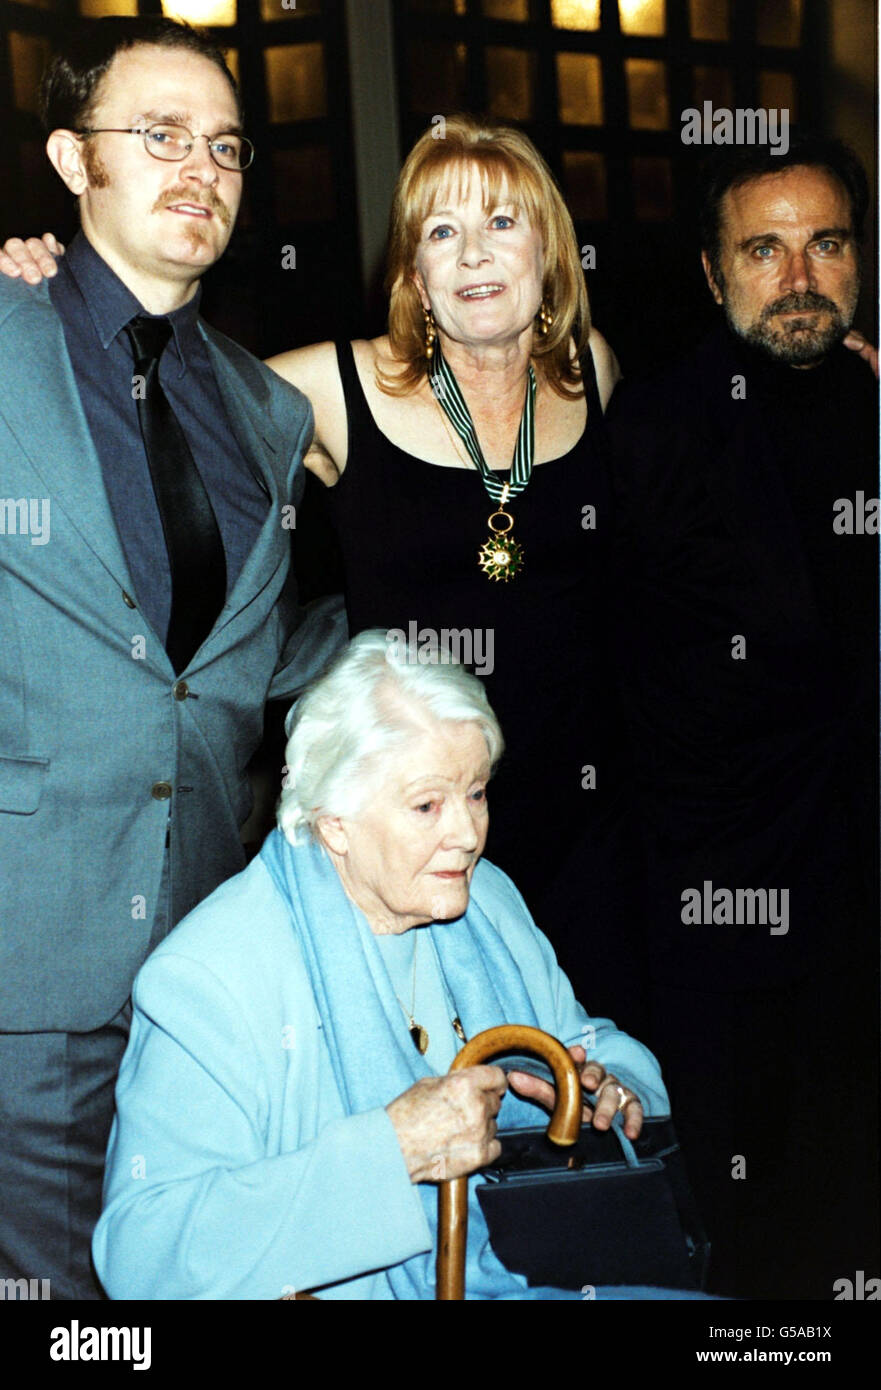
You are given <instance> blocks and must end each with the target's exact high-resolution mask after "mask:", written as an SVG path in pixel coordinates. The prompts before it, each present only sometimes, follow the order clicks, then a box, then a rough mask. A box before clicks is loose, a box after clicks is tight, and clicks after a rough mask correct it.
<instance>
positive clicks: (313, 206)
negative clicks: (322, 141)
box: [272, 145, 336, 227]
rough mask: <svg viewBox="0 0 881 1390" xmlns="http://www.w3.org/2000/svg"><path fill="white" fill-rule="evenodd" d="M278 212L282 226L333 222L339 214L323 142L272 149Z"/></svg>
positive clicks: (327, 154) (276, 209) (329, 164)
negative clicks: (294, 148)
mask: <svg viewBox="0 0 881 1390" xmlns="http://www.w3.org/2000/svg"><path fill="white" fill-rule="evenodd" d="M272 169H273V173H274V174H275V215H276V220H277V221H278V222H279V224H280V225H281V226H282V227H289V226H291V224H292V223H294V222H332V221H333V219H334V217H335V215H336V205H335V201H334V196H333V174H332V172H331V163H330V151H329V150H326V149H325V148H324V146H323V145H310V146H307V147H305V148H304V149H301V150H273V151H272Z"/></svg>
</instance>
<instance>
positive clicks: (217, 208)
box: [152, 188, 232, 227]
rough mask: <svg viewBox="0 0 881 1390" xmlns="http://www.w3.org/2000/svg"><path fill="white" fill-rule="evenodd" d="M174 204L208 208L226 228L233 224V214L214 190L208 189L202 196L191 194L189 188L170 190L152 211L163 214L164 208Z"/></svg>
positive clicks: (154, 205)
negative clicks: (191, 204) (188, 204)
mask: <svg viewBox="0 0 881 1390" xmlns="http://www.w3.org/2000/svg"><path fill="white" fill-rule="evenodd" d="M174 203H193V204H194V205H195V206H196V207H203V208H207V209H208V211H209V212H213V213H215V214H216V215H217V216H218V217H219V218H220V221H221V222H222V223H223V225H224V227H228V226H229V225H230V223H231V222H232V213H231V212H230V210H229V208H228V207H227V206H226V203H225V202H224V201H223V199H222V198H220V197H218V195H217V194H216V193H215V192H214V189H213V188H206V189H205V191H204V192H203V193H202V194H201V195H196V194H194V193H192V192H190V190H189V189H188V188H170V189H168V191H167V192H166V193H163V194H162V195H161V197H159V198H157V199H156V202H155V203H154V204H153V209H152V210H153V212H161V211H162V209H163V208H167V207H171V206H172V204H174Z"/></svg>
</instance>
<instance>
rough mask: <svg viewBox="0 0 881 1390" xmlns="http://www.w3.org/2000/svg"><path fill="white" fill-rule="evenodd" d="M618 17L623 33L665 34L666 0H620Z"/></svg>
mask: <svg viewBox="0 0 881 1390" xmlns="http://www.w3.org/2000/svg"><path fill="white" fill-rule="evenodd" d="M618 17H619V19H620V21H621V33H622V34H643V35H646V34H647V35H651V36H655V35H659V34H663V32H664V0H618Z"/></svg>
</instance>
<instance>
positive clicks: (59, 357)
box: [0, 19, 344, 1298]
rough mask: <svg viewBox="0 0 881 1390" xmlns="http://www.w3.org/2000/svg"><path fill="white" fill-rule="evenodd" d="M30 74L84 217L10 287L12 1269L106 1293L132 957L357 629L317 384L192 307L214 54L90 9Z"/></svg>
mask: <svg viewBox="0 0 881 1390" xmlns="http://www.w3.org/2000/svg"><path fill="white" fill-rule="evenodd" d="M43 94H44V110H45V114H46V117H47V128H48V129H49V131H50V134H49V139H48V144H47V153H48V155H49V158H50V159H51V161H52V163H53V165H54V166H55V169H56V170H57V172H58V173H59V175H60V177H61V178H62V179H63V181H64V182H65V184H66V185H67V187H68V189H70V191H71V192H72V193H73V194H74V195H75V196H76V198H77V200H78V204H79V211H80V219H81V227H82V229H81V231H80V232H79V233H78V235H77V237H76V238H75V240H74V242H73V244H72V245H71V247H70V251H69V253H68V255H67V256H66V257H65V258H64V261H63V262H62V263H61V265H60V267H59V272H58V275H57V276H56V277H55V278H53V279H52V280H50V281H48V282H46V283H44V284H42V285H41V286H39V287H37V288H30V287H28V286H26V285H25V284H23V283H22V282H21V281H15V280H3V281H2V283H0V460H2V483H0V491H2V492H3V493H4V496H3V497H2V498H0V523H2V526H0V1136H2V1137H0V1280H2V1281H3V1283H2V1287H3V1288H4V1289H6V1290H9V1289H15V1285H14V1284H11V1283H10V1282H9V1281H10V1280H25V1279H40V1280H45V1279H48V1280H49V1281H50V1284H51V1292H52V1296H53V1297H60V1298H96V1297H100V1288H99V1286H98V1284H97V1282H96V1281H95V1278H94V1275H93V1273H92V1270H91V1265H90V1257H89V1242H90V1237H91V1231H92V1227H93V1226H94V1223H95V1221H96V1219H97V1216H98V1212H99V1210H100V1199H101V1180H102V1173H103V1159H104V1149H105V1146H106V1141H107V1135H108V1132H109V1128H110V1123H111V1119H112V1111H113V1084H114V1080H115V1075H116V1070H117V1067H118V1064H119V1060H120V1058H121V1055H122V1051H123V1050H124V1047H125V1043H126V1039H127V1035H128V1020H129V993H130V989H131V982H132V979H133V977H134V974H135V972H136V971H137V969H138V967H139V966H140V964H141V962H142V961H143V960H144V958H145V956H146V955H147V954H148V952H149V951H150V949H151V948H152V947H153V946H154V945H156V944H157V943H158V942H159V941H160V940H161V939H162V937H163V936H164V935H165V934H166V933H167V932H168V930H169V929H170V928H171V927H172V926H173V925H174V923H175V922H176V921H178V920H179V919H180V918H181V917H182V916H183V915H184V914H185V913H187V912H188V911H189V910H190V909H191V908H192V907H194V906H195V904H196V903H197V902H199V901H200V900H201V899H202V898H204V897H205V896H206V895H207V894H208V893H210V892H211V891H212V890H213V889H214V888H215V887H216V886H217V885H218V884H219V883H220V882H221V881H222V880H223V879H225V878H227V877H228V876H230V875H231V874H234V873H236V872H238V870H239V869H240V868H241V867H242V866H243V863H244V856H243V850H242V845H241V837H240V829H239V828H240V826H241V824H242V823H243V822H244V820H245V818H246V816H247V814H248V811H249V806H250V793H249V788H248V783H247V778H246V775H245V769H246V766H247V763H248V761H249V758H250V757H251V755H252V753H253V751H254V749H255V748H256V746H257V744H258V743H259V740H260V737H261V732H262V722H263V706H264V702H265V701H266V699H267V698H284V697H289V696H293V695H294V694H295V693H296V692H297V691H298V690H299V689H300V688H301V687H302V685H303V684H305V682H306V681H307V680H308V679H309V678H310V677H311V675H313V674H314V673H315V671H316V670H317V669H318V668H319V667H320V665H321V664H322V663H323V661H324V660H325V659H326V657H327V656H328V655H329V654H330V653H331V651H332V650H334V648H335V647H336V646H337V645H339V643H340V642H341V641H342V640H343V638H344V629H343V626H342V619H341V616H339V615H338V614H337V613H333V612H329V613H328V615H327V616H326V617H325V616H323V615H322V616H320V617H319V618H318V619H316V621H314V622H313V621H311V620H310V621H308V622H305V621H301V622H300V623H299V625H298V623H297V609H296V598H295V595H294V593H293V592H292V584H291V581H290V576H289V568H290V525H291V517H292V511H291V508H292V507H296V505H297V503H298V501H299V498H300V495H301V492H302V487H303V470H302V456H303V452H304V450H305V449H306V447H308V444H309V440H310V436H311V429H312V416H311V410H310V407H309V403H308V401H306V399H305V398H304V397H303V396H302V395H300V394H299V393H298V392H297V391H295V390H293V389H292V388H291V387H289V386H287V385H286V384H284V383H283V382H282V381H280V380H279V379H278V378H276V377H275V376H274V375H273V374H272V373H271V372H270V371H269V370H268V369H266V368H265V367H263V366H262V364H261V363H259V362H258V361H256V360H255V359H254V358H253V357H251V356H250V355H249V354H248V353H246V352H245V351H244V350H243V349H241V348H239V347H237V346H236V345H235V344H234V343H232V342H230V341H229V340H228V339H227V338H225V337H223V336H222V335H221V334H219V333H216V332H214V331H213V330H212V329H210V328H209V327H208V326H207V325H205V324H204V323H202V322H201V320H200V319H199V317H198V299H199V289H198V282H199V277H200V276H201V275H202V273H203V272H204V271H205V270H206V269H207V268H208V267H209V266H210V265H212V264H213V263H214V262H215V261H216V260H217V259H218V257H219V256H220V255H221V254H222V253H223V251H224V249H225V247H226V244H227V242H228V240H229V236H230V233H231V231H232V227H233V224H234V221H235V217H236V213H237V211H238V207H239V201H240V198H241V189H242V177H243V170H244V169H245V168H246V167H247V165H248V163H249V162H250V158H251V154H252V151H251V147H250V145H249V142H248V141H247V139H246V138H245V136H244V134H243V132H242V129H241V111H240V106H239V101H238V95H237V92H236V88H235V84H234V82H233V79H232V77H231V75H230V73H229V70H228V69H227V67H226V65H225V63H224V61H223V57H222V54H221V52H220V50H218V49H217V48H216V47H215V46H214V45H213V43H212V42H211V41H210V40H208V39H206V38H204V37H203V36H201V35H199V34H197V33H195V32H194V31H192V30H189V29H187V28H185V27H183V26H179V25H177V24H174V23H172V22H171V21H167V20H116V19H114V20H101V21H93V22H91V23H90V24H89V26H88V30H87V32H86V33H85V35H84V36H77V38H76V39H75V41H74V42H72V43H71V44H70V45H69V46H68V49H67V51H66V52H65V53H64V54H62V55H60V56H59V57H57V58H56V59H55V60H53V64H52V66H51V68H50V70H49V73H48V74H47V78H46V79H45V80H44V93H43ZM132 1161H133V1163H135V1162H142V1163H145V1164H149V1155H140V1156H135V1155H133V1156H132Z"/></svg>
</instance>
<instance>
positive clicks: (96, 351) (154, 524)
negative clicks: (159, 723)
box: [49, 232, 269, 642]
mask: <svg viewBox="0 0 881 1390" xmlns="http://www.w3.org/2000/svg"><path fill="white" fill-rule="evenodd" d="M49 295H50V297H51V300H52V304H53V306H54V308H55V309H56V311H57V312H58V315H59V317H60V318H61V322H62V324H63V327H64V335H65V341H66V343H67V350H68V352H69V353H70V359H71V362H72V364H73V370H74V375H75V377H76V382H77V386H78V388H79V393H80V399H81V400H82V403H83V409H84V411H85V414H86V420H87V421H88V424H89V429H90V430H91V433H92V439H93V441H94V444H95V448H96V449H97V451H98V458H99V459H100V462H101V468H102V471H103V474H104V484H105V487H106V488H107V496H108V499H109V502H110V508H111V511H112V513H113V517H114V520H115V522H116V527H117V530H118V532H119V537H120V540H121V541H122V546H123V549H124V551H125V556H126V559H127V560H128V564H129V569H130V570H131V575H132V579H133V581H134V586H135V594H136V596H137V601H138V606H139V608H140V609H141V611H142V612H143V613H144V615H145V617H146V618H147V619H148V620H149V622H150V623H151V624H152V626H153V628H154V630H155V631H156V632H157V633H158V635H159V636H160V637H161V638H162V641H163V642H164V641H165V638H166V634H167V632H168V620H169V615H170V613H171V573H170V570H169V565H168V553H167V551H166V548H165V537H164V534H163V531H162V521H161V518H160V515H159V509H158V507H157V505H156V494H155V492H154V491H153V481H152V478H151V476H150V467H149V464H148V462H147V454H146V450H145V449H144V442H143V439H142V437H141V429H140V425H139V423H138V408H137V401H136V399H135V397H134V395H133V393H132V374H133V372H134V363H133V358H132V349H131V344H130V342H129V338H128V335H127V333H126V332H125V326H126V324H127V323H129V322H130V321H131V319H132V318H134V316H135V315H136V314H143V313H145V312H146V311H145V310H144V308H143V306H142V305H141V304H140V303H139V301H138V300H137V299H136V298H135V296H134V295H133V294H132V292H131V290H129V289H127V288H126V286H125V285H124V284H123V282H122V281H121V280H120V279H119V277H118V275H116V274H115V273H114V272H113V271H112V270H111V269H110V267H109V265H107V263H106V261H104V260H102V258H101V257H100V256H99V255H98V253H97V251H95V249H94V248H93V247H92V245H91V244H90V242H89V241H88V240H87V238H86V237H85V236H84V234H83V233H82V232H79V233H78V234H77V235H76V237H74V239H73V241H72V242H71V245H70V249H69V250H68V252H67V255H66V256H63V257H62V258H61V260H60V261H59V263H58V274H57V275H56V276H55V277H54V278H53V279H52V280H50V281H49ZM200 297H201V287H200V288H198V289H197V290H196V293H195V295H194V296H193V298H192V299H191V300H190V301H189V303H188V304H184V305H183V306H182V307H181V308H180V309H175V310H174V312H173V313H171V314H168V315H167V316H166V317H167V318H168V319H169V320H170V322H171V326H172V335H171V338H170V339H169V342H168V346H167V348H166V349H165V352H164V353H163V354H162V359H161V361H160V364H159V380H160V382H161V384H162V389H163V390H164V392H165V394H166V396H167V397H168V399H169V401H170V403H171V406H172V409H173V410H174V412H175V414H176V415H177V417H178V420H179V421H180V425H181V428H182V429H183V432H184V434H185V436H186V439H187V443H188V444H189V446H190V450H191V452H192V455H193V458H194V459H195V462H196V466H197V468H198V470H199V473H200V474H201V477H202V481H203V483H204V484H205V488H206V491H207V493H208V496H209V497H210V499H211V505H212V506H213V508H214V514H215V516H216V517H217V525H218V527H219V528H220V534H221V537H222V540H223V548H224V552H225V554H226V574H227V596H228V595H229V593H230V590H231V589H232V586H233V585H234V583H235V581H236V579H237V578H238V575H239V573H240V572H241V569H242V566H243V565H244V563H245V560H246V559H247V556H248V554H249V552H250V550H251V549H252V547H253V545H254V542H255V541H256V539H257V536H258V534H259V532H260V528H261V527H262V525H263V523H264V521H265V520H266V517H267V514H268V512H269V493H268V489H267V488H266V486H265V484H264V482H263V480H262V478H259V477H258V476H256V475H255V473H254V472H253V471H252V467H251V465H250V464H249V462H248V460H247V459H246V458H245V456H244V454H243V453H242V451H241V449H240V447H239V444H238V441H237V440H236V437H235V435H234V434H233V432H232V429H231V427H230V423H229V418H228V416H227V413H226V408H225V406H224V402H223V398H222V396H221V393H220V388H219V386H218V384H217V379H216V378H215V376H214V372H213V370H212V368H211V361H210V358H209V356H208V348H207V346H206V344H205V341H204V339H203V337H202V335H201V333H200V331H199V328H198V316H199V300H200Z"/></svg>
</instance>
